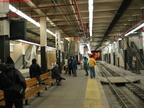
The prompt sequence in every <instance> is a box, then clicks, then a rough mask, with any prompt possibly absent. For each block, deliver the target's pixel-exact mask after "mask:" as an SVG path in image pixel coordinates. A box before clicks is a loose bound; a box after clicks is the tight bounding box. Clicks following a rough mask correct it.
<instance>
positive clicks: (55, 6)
mask: <svg viewBox="0 0 144 108" xmlns="http://www.w3.org/2000/svg"><path fill="white" fill-rule="evenodd" d="M72 5H74V4H68V5H55V6H43V7H36V8H23V9H20V10H33V9H45V8H50V7H61V6H72Z"/></svg>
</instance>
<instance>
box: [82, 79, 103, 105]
mask: <svg viewBox="0 0 144 108" xmlns="http://www.w3.org/2000/svg"><path fill="white" fill-rule="evenodd" d="M100 95H101V94H100V90H99V87H98V82H97V81H96V79H90V78H88V81H87V88H86V96H85V100H84V108H103V106H102V103H101V97H100Z"/></svg>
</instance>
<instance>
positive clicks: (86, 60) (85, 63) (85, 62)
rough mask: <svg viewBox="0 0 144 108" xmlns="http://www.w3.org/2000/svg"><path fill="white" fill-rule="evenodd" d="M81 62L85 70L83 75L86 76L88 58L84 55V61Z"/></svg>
mask: <svg viewBox="0 0 144 108" xmlns="http://www.w3.org/2000/svg"><path fill="white" fill-rule="evenodd" d="M83 64H84V70H85V72H86V74H85V76H88V68H89V65H88V59H87V57H84V62H83Z"/></svg>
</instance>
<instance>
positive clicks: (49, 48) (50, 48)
mask: <svg viewBox="0 0 144 108" xmlns="http://www.w3.org/2000/svg"><path fill="white" fill-rule="evenodd" d="M16 41H19V42H22V43H27V44H32V45H36V46H40V44H38V43H34V42H29V41H26V40H21V39H19V40H16ZM47 49H48V50H55V49H56V48H54V47H50V46H47Z"/></svg>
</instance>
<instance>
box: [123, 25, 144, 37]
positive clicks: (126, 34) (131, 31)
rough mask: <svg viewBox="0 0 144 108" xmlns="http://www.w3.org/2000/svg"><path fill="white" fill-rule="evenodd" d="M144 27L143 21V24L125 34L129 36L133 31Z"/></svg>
mask: <svg viewBox="0 0 144 108" xmlns="http://www.w3.org/2000/svg"><path fill="white" fill-rule="evenodd" d="M142 27H144V23H142V24H141V25H139V26H138V27H136V28H135V29H133V30H131V31H130V32H128V33H127V34H125V36H128V35H130V34H132V33H134V32H135V31H137V30H139V29H140V28H142Z"/></svg>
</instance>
